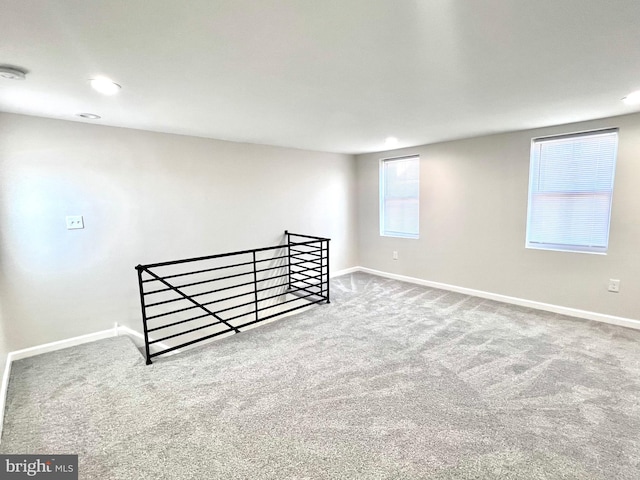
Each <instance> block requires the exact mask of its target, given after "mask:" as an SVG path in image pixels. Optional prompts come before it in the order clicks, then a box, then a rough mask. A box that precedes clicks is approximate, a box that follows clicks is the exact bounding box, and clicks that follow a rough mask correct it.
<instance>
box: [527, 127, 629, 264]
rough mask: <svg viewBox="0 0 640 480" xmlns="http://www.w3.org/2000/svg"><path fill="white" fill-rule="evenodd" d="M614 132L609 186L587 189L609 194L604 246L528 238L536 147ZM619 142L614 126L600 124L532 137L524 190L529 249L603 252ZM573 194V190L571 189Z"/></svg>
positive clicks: (607, 235) (609, 218) (533, 193)
mask: <svg viewBox="0 0 640 480" xmlns="http://www.w3.org/2000/svg"><path fill="white" fill-rule="evenodd" d="M610 134H614V135H615V146H614V148H613V162H612V171H611V187H610V189H607V190H595V189H593V190H590V191H589V193H590V194H591V195H597V194H598V193H600V194H602V193H603V192H606V194H607V195H608V200H609V205H608V211H607V217H606V219H607V225H606V240H605V242H604V243H605V245H604V246H595V245H586V244H584V243H583V244H565V243H554V242H532V241H531V240H530V235H531V233H532V232H531V228H532V227H531V223H532V199H533V197H534V195H535V194H536V193H539V192H534V184H535V179H536V175H539V172H540V161H539V159H538V163H537V168H534V162H535V157H536V149H537V148H540V149H541V145H543V144H544V143H545V142H553V141H559V140H567V139H572V138H581V137H592V136H598V135H610ZM618 144H619V129H618V128H617V127H611V128H601V129H597V130H586V131H580V132H574V133H563V134H558V135H548V136H544V137H536V138H532V139H531V150H530V159H529V188H528V192H527V225H526V233H525V248H527V249H532V250H548V251H557V252H569V253H588V254H595V255H606V254H607V252H608V250H609V240H610V231H611V212H612V209H613V194H614V186H615V174H616V167H617V160H618ZM570 194H571V192H570V191H564V192H557V191H556V192H555V195H556V196H558V195H570ZM574 195H575V193H574Z"/></svg>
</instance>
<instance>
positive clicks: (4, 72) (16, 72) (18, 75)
mask: <svg viewBox="0 0 640 480" xmlns="http://www.w3.org/2000/svg"><path fill="white" fill-rule="evenodd" d="M26 76H27V72H25V71H24V70H21V69H19V68H14V67H6V66H0V77H2V78H6V79H7V80H24V79H25V78H26Z"/></svg>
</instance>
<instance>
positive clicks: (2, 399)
mask: <svg viewBox="0 0 640 480" xmlns="http://www.w3.org/2000/svg"><path fill="white" fill-rule="evenodd" d="M120 335H128V336H131V337H136V338H138V339H140V340H142V341H143V342H144V336H143V335H142V334H141V333H140V332H137V331H135V330H133V329H131V328H129V327H125V326H123V325H118V324H117V323H116V324H115V325H114V327H113V328H110V329H108V330H101V331H99V332H95V333H89V334H87V335H81V336H79V337H73V338H67V339H65V340H58V341H57V342H51V343H45V344H43V345H36V346H34V347H29V348H23V349H22V350H15V351H13V352H9V353H8V354H7V362H6V364H5V367H4V374H3V376H2V383H1V384H0V441H1V440H2V429H3V427H4V410H5V406H6V402H7V390H8V388H9V376H10V375H11V364H12V363H13V362H14V361H15V360H21V359H23V358H28V357H33V356H35V355H40V354H42V353H47V352H53V351H56V350H62V349H63V348H69V347H75V346H76V345H82V344H83V343H89V342H95V341H96V340H103V339H105V338H110V337H116V336H120Z"/></svg>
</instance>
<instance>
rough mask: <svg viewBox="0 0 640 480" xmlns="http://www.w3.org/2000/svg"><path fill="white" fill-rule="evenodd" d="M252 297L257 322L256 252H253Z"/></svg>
mask: <svg viewBox="0 0 640 480" xmlns="http://www.w3.org/2000/svg"><path fill="white" fill-rule="evenodd" d="M253 296H254V299H255V309H256V321H258V267H257V265H256V252H253Z"/></svg>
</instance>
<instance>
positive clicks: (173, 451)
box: [0, 273, 640, 480]
mask: <svg viewBox="0 0 640 480" xmlns="http://www.w3.org/2000/svg"><path fill="white" fill-rule="evenodd" d="M332 296H333V298H332V303H331V304H330V305H322V306H318V307H315V308H313V309H311V310H310V311H308V312H305V313H303V314H301V315H298V316H293V317H288V318H285V319H283V320H280V321H277V322H274V323H271V324H268V325H264V326H262V327H260V328H257V329H253V330H251V331H248V332H245V333H242V334H240V335H234V336H232V337H229V338H226V339H223V340H220V341H217V342H214V343H211V344H209V345H206V346H203V347H201V348H198V349H193V350H189V351H187V352H183V353H182V354H180V355H175V356H172V357H167V358H164V359H158V360H156V361H155V363H154V364H153V365H152V366H145V365H144V361H143V359H142V357H141V356H140V354H139V352H138V350H137V349H136V347H135V346H134V345H133V343H132V342H131V341H130V339H128V338H126V337H116V338H112V339H107V340H103V341H100V342H94V343H92V344H85V345H81V346H78V347H74V348H71V349H66V350H61V351H57V352H52V353H48V354H44V355H40V356H38V357H32V358H28V359H24V360H20V361H17V362H15V363H14V365H13V370H12V375H11V379H10V384H9V394H8V404H7V410H6V418H5V426H4V434H3V438H2V443H1V444H0V451H1V452H2V453H23V454H24V453H58V454H62V453H68V454H79V462H80V478H82V479H109V480H119V479H123V480H124V479H126V480H131V479H225V480H233V479H328V478H331V479H334V478H335V479H418V478H429V479H581V480H585V479H603V480H604V479H607V480H610V479H638V478H640V400H639V399H640V355H639V353H640V331H633V330H628V329H624V328H620V327H615V326H610V325H605V324H598V323H595V322H589V321H584V320H578V319H572V318H569V317H563V316H560V315H556V314H552V313H546V312H539V311H534V310H530V309H526V308H520V307H516V306H512V305H506V304H501V303H498V302H493V301H488V300H483V299H480V298H475V297H469V296H465V295H461V294H456V293H451V292H446V291H442V290H436V289H430V288H425V287H420V286H416V285H411V284H407V283H402V282H398V281H394V280H389V279H385V278H381V277H375V276H371V275H366V274H362V273H357V274H353V275H346V276H342V277H339V278H336V279H333V280H332Z"/></svg>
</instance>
